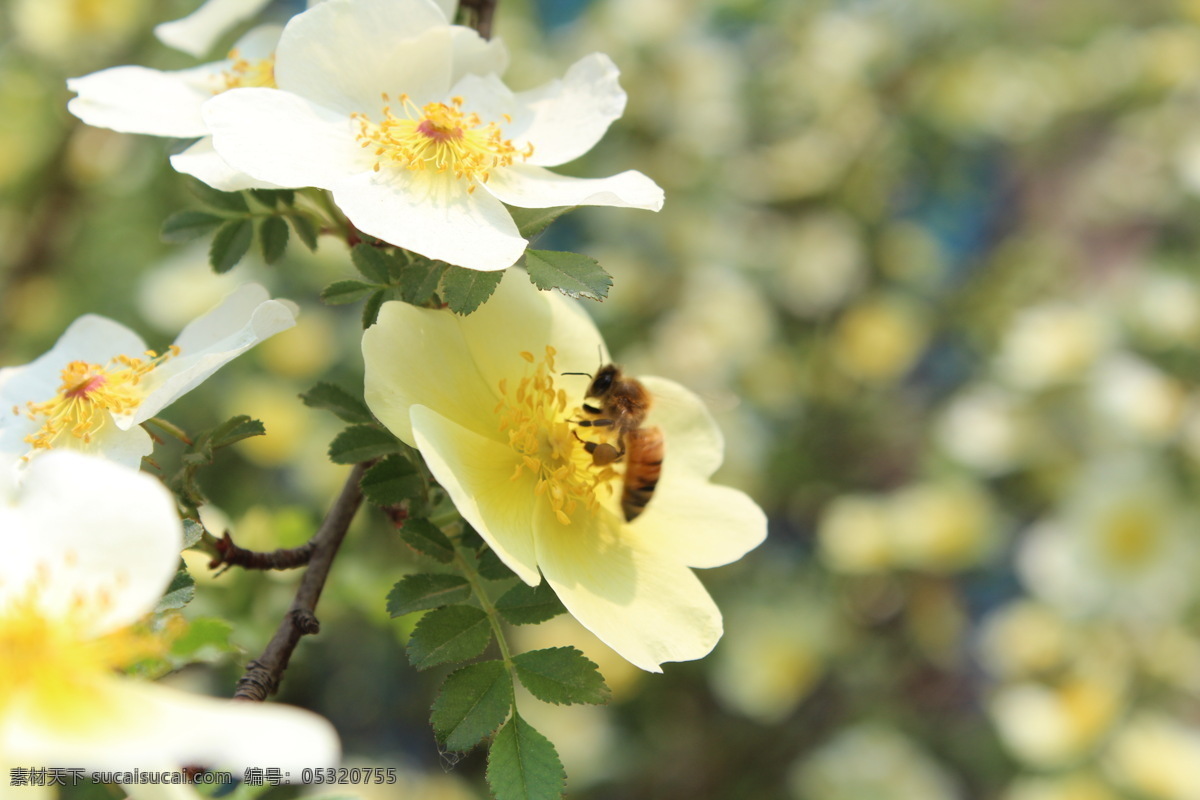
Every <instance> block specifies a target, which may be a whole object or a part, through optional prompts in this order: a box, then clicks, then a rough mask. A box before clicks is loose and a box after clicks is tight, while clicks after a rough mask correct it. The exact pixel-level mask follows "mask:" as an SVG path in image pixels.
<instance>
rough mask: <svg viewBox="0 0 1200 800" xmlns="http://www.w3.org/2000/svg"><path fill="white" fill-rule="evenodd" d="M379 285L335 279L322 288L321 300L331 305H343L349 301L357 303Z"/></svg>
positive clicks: (376, 289) (377, 288)
mask: <svg viewBox="0 0 1200 800" xmlns="http://www.w3.org/2000/svg"><path fill="white" fill-rule="evenodd" d="M378 290H379V287H378V286H376V285H375V284H373V283H363V282H362V281H359V280H353V279H351V280H345V281H334V282H333V283H331V284H329V285H328V286H326V287H325V288H324V289H322V290H321V302H322V303H324V304H325V305H329V306H342V305H345V304H347V303H357V302H358V301H359V300H362V299H363V298H364V297H366V296H367V295H369V294H371V293H372V292H375V291H378Z"/></svg>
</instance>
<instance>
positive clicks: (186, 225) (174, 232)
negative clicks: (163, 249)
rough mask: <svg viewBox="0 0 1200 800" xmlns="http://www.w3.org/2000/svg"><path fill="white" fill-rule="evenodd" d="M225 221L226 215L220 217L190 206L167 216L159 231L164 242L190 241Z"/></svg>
mask: <svg viewBox="0 0 1200 800" xmlns="http://www.w3.org/2000/svg"><path fill="white" fill-rule="evenodd" d="M224 221H225V218H224V217H219V216H217V215H216V214H213V213H210V212H208V211H198V210H196V209H194V208H189V209H187V210H185V211H177V212H176V213H174V214H172V215H171V216H169V217H167V219H166V220H165V221H164V222H163V224H162V230H161V231H160V232H159V235H160V236H161V237H162V240H163V241H164V242H171V243H173V244H179V243H180V242H190V241H191V240H192V239H198V238H200V237H201V236H204V235H205V234H206V233H208V232H209V231H211V230H213V229H214V228H216V227H217V226H218V225H220V224H221V223H223V222H224Z"/></svg>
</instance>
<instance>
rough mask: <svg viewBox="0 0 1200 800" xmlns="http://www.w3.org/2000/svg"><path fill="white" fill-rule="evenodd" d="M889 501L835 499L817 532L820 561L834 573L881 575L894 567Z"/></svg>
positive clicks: (859, 497) (869, 497) (860, 497)
mask: <svg viewBox="0 0 1200 800" xmlns="http://www.w3.org/2000/svg"><path fill="white" fill-rule="evenodd" d="M890 525H891V522H890V521H889V519H888V515H887V505H886V501H885V500H883V499H882V498H880V497H876V496H874V495H868V494H845V495H841V496H840V497H837V498H835V499H834V500H833V501H832V502H831V503H830V504H829V505H828V506H827V507H826V509H825V511H824V513H823V514H822V515H821V521H820V524H819V526H818V528H817V537H818V542H819V544H820V553H821V559H822V560H823V561H824V562H825V564H826V565H827V566H828V567H829V568H830V569H832V570H834V571H835V572H846V573H850V574H857V573H872V572H882V571H885V570H888V569H891V568H892V566H893V565H894V563H895V554H894V552H893V549H892V534H891V530H890Z"/></svg>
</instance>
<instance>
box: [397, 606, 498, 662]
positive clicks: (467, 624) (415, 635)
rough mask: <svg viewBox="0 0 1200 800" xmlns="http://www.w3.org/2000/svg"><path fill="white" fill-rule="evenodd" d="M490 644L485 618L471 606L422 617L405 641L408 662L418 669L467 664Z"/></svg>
mask: <svg viewBox="0 0 1200 800" xmlns="http://www.w3.org/2000/svg"><path fill="white" fill-rule="evenodd" d="M491 640H492V628H491V625H490V624H488V618H487V614H484V613H483V612H482V611H480V610H479V609H478V608H475V607H473V606H446V607H444V608H437V609H434V610H433V611H430V612H429V613H427V614H426V615H425V616H423V617H421V619H420V621H419V622H417V626H416V627H415V628H413V632H412V636H411V637H410V638H409V640H408V660H409V663H411V664H412V665H413V666H414V667H416V668H417V669H429V668H430V667H434V666H437V665H438V664H445V663H447V662H451V661H466V660H467V659H468V658H474V657H475V656H477V655H479V654H480V653H482V652H483V649H484V648H485V647H487V646H488V642H490V641H491Z"/></svg>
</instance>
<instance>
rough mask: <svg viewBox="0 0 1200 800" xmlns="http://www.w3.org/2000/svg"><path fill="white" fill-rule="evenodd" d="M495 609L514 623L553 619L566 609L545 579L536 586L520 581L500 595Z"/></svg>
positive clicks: (532, 623) (527, 623)
mask: <svg viewBox="0 0 1200 800" xmlns="http://www.w3.org/2000/svg"><path fill="white" fill-rule="evenodd" d="M496 610H497V611H499V612H500V613H501V614H503V615H504V618H505V619H506V620H508V621H509V622H511V623H512V624H514V625H534V624H537V623H539V622H545V621H546V620H548V619H553V618H554V617H557V616H558V615H559V614H561V613H563V612H564V611H566V610H567V609H565V608H564V607H563V604H562V601H561V600H559V599H558V595H556V594H555V593H554V590H553V589H552V588H550V584H549V583H547V582H546V581H542V582H541V583H539V584H538V585H537V586H530V585H529V584H527V583H525V582H524V581H522V582H520V583H518V584H517V585H516V586H514V587H512V588H511V589H509V590H508V591H507V592H505V593H504V594H502V595H500V598H499V599H498V600H497V601H496Z"/></svg>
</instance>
